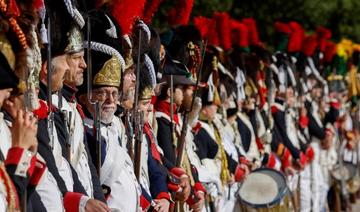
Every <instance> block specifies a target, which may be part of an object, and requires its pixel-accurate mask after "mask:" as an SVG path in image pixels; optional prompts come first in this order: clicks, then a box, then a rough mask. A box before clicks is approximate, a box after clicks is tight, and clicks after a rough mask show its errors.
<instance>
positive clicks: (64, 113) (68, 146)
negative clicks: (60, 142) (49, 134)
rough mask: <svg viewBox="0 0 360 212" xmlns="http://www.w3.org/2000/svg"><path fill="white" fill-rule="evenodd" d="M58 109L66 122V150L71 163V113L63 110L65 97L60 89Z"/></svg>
mask: <svg viewBox="0 0 360 212" xmlns="http://www.w3.org/2000/svg"><path fill="white" fill-rule="evenodd" d="M58 98H59V102H58V108H59V110H60V114H61V118H62V120H63V121H64V124H65V127H64V131H65V148H66V159H67V160H68V161H69V162H71V140H70V123H69V121H70V120H71V112H69V113H68V112H67V111H66V110H63V95H62V90H61V89H60V90H59V91H58Z"/></svg>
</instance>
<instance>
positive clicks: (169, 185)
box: [167, 183, 181, 192]
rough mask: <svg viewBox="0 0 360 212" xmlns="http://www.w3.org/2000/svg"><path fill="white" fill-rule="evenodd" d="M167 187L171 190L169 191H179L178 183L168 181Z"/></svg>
mask: <svg viewBox="0 0 360 212" xmlns="http://www.w3.org/2000/svg"><path fill="white" fill-rule="evenodd" d="M167 186H168V189H169V190H170V191H171V192H178V191H180V189H181V187H180V185H176V184H174V183H168V185H167Z"/></svg>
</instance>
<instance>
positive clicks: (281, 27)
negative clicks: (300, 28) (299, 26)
mask: <svg viewBox="0 0 360 212" xmlns="http://www.w3.org/2000/svg"><path fill="white" fill-rule="evenodd" d="M274 27H275V32H280V33H284V34H288V35H289V34H290V33H291V29H290V27H289V25H287V24H286V23H282V22H278V21H277V22H275V25H274Z"/></svg>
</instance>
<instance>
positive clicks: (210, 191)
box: [0, 0, 360, 211]
mask: <svg viewBox="0 0 360 212" xmlns="http://www.w3.org/2000/svg"><path fill="white" fill-rule="evenodd" d="M192 3H193V2H192V1H186V2H185V3H184V2H183V1H179V2H178V3H176V7H175V8H173V9H172V10H170V11H169V20H170V21H171V23H172V24H174V25H178V26H176V27H173V28H171V29H170V30H167V31H165V32H163V33H161V34H159V33H158V31H157V30H155V29H153V28H152V27H151V26H150V23H151V18H152V16H153V13H155V11H156V10H157V7H158V6H159V2H157V1H150V0H149V1H140V0H132V1H127V0H126V1H125V0H122V1H116V0H114V1H96V2H93V1H87V2H85V1H81V2H80V1H78V2H76V1H72V0H64V1H56V2H55V1H50V0H44V1H41V0H40V1H22V0H16V1H15V0H10V1H5V0H0V9H1V14H0V17H1V18H0V21H1V22H0V26H1V27H0V29H1V36H0V37H1V45H0V47H1V48H0V49H1V54H0V59H1V61H0V65H1V69H0V75H1V77H0V107H1V122H0V124H1V128H0V134H1V138H2V139H3V140H2V141H1V142H0V149H1V154H0V156H1V157H2V161H3V163H2V164H3V165H1V166H0V172H1V179H2V182H1V185H2V186H0V189H1V192H0V193H1V198H0V207H1V211H19V210H26V211H64V210H66V211H140V210H141V211H151V210H154V211H169V210H170V211H173V210H177V211H190V210H192V211H247V210H248V208H246V206H245V204H244V203H243V202H242V201H241V198H240V197H239V194H238V190H239V187H240V186H241V184H242V183H243V182H244V181H246V179H247V177H248V176H249V175H251V173H252V171H253V170H256V169H258V168H261V167H267V168H268V169H272V170H277V171H278V172H281V173H283V174H284V175H285V176H286V179H287V184H288V187H289V192H290V193H291V195H289V196H290V197H289V198H290V199H291V201H290V200H288V199H283V200H282V201H281V202H280V203H279V204H280V208H281V209H282V210H284V211H288V210H296V211H298V210H301V211H324V210H326V209H334V208H338V209H339V210H340V209H346V207H348V206H349V204H344V203H346V201H340V200H339V199H341V198H343V199H344V200H346V199H348V198H347V196H348V195H346V194H347V192H346V191H350V190H351V191H352V192H353V193H355V192H356V191H357V190H358V186H359V185H358V184H357V183H356V182H355V181H354V182H352V185H351V186H350V187H351V189H349V188H346V185H344V184H343V183H339V182H343V180H341V177H340V178H339V181H336V180H335V181H334V178H333V177H332V172H333V171H334V170H335V169H336V167H337V164H338V163H341V164H342V163H343V162H344V163H349V164H353V165H354V166H356V165H357V164H358V152H359V148H358V145H357V142H358V141H359V121H360V118H359V115H360V112H359V102H358V100H357V98H358V97H359V94H360V84H359V82H360V81H359V74H358V69H357V65H359V52H360V48H358V47H357V46H356V45H353V44H352V43H351V42H349V41H343V42H341V43H340V44H337V45H335V44H334V43H332V42H331V41H330V37H331V33H330V32H329V30H327V29H325V28H319V29H318V30H317V33H316V34H314V35H310V36H305V34H304V30H303V29H302V27H301V26H300V25H299V24H298V23H296V22H289V23H282V22H277V23H275V36H274V37H275V42H274V46H275V51H274V52H275V53H273V54H272V53H270V51H269V50H268V49H267V48H266V47H265V45H264V44H263V43H262V42H261V41H260V40H259V37H258V34H257V30H256V23H255V21H254V19H252V18H245V19H243V20H241V21H238V20H234V19H232V18H231V17H229V15H228V14H226V13H215V14H214V16H213V17H211V18H205V17H195V18H194V20H193V23H194V24H193V25H188V22H189V17H190V13H191V7H192V5H190V6H189V5H188V4H192ZM348 70H349V71H348ZM340 173H341V174H342V172H340ZM339 185H340V189H339ZM344 188H345V190H346V191H343V190H344ZM259 195H260V196H259V197H261V194H259Z"/></svg>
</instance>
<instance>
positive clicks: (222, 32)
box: [214, 12, 231, 50]
mask: <svg viewBox="0 0 360 212" xmlns="http://www.w3.org/2000/svg"><path fill="white" fill-rule="evenodd" d="M214 18H215V20H216V28H217V32H218V35H219V38H220V43H221V46H222V47H223V48H224V49H225V50H228V49H230V48H231V28H230V17H229V14H227V13H225V12H222V13H215V14H214Z"/></svg>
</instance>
